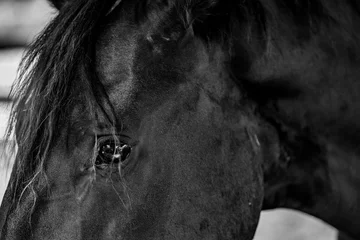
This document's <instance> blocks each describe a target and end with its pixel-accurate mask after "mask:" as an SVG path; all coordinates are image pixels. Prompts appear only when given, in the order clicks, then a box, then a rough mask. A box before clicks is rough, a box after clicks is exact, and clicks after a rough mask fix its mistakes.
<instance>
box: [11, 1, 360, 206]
mask: <svg viewBox="0 0 360 240" xmlns="http://www.w3.org/2000/svg"><path fill="white" fill-rule="evenodd" d="M169 1H170V2H177V3H178V4H177V5H176V6H177V9H178V12H179V14H181V15H182V16H181V17H183V18H184V19H185V21H186V23H187V24H188V25H193V27H194V33H195V35H198V36H200V37H202V38H203V39H204V40H207V41H209V40H211V39H213V38H215V37H217V36H224V35H225V36H231V34H232V33H231V32H230V31H231V28H230V27H229V26H230V24H231V21H232V20H234V16H236V19H237V21H238V22H239V24H240V25H241V26H244V27H247V28H250V27H251V26H255V27H256V29H258V31H259V33H260V36H261V38H262V39H264V41H266V39H268V37H269V35H271V34H272V32H273V31H275V30H276V29H280V28H281V27H282V26H286V27H287V28H294V29H295V30H296V31H298V33H299V36H300V35H303V36H308V37H310V36H311V35H312V34H315V33H316V31H317V30H318V29H319V28H320V27H321V26H322V25H323V24H325V25H329V26H331V25H338V26H339V27H343V29H344V30H343V31H344V33H347V35H348V36H350V38H351V39H354V40H358V35H359V33H358V31H355V29H356V24H357V23H356V21H354V16H356V17H357V20H358V17H359V15H360V3H359V1H357V0H306V1H305V0H304V1H299V0H272V1H268V0H229V1H220V0H206V1H204V0H182V1H175V0H173V1H171V0H169ZM114 2H115V0H112V1H105V0H76V1H72V3H71V4H65V6H64V9H62V10H61V11H60V12H59V14H58V16H57V17H56V18H55V19H54V20H53V21H52V22H51V23H50V24H49V25H48V26H47V28H46V29H45V30H44V31H43V33H42V34H41V35H40V36H39V37H38V38H37V40H36V41H35V42H34V43H33V44H32V45H31V46H30V49H29V50H28V52H27V53H26V55H25V57H24V59H23V61H22V63H21V66H20V75H19V80H18V82H17V83H16V84H15V85H14V87H13V90H12V93H13V94H14V96H15V98H14V99H15V103H14V105H13V109H12V113H11V120H10V123H9V126H8V137H9V136H10V135H11V134H12V133H13V132H15V137H16V140H17V144H18V151H17V155H16V159H15V165H14V168H13V171H14V173H13V176H14V177H13V178H12V180H11V182H10V185H9V186H10V190H11V191H10V192H11V193H12V195H13V196H12V197H13V199H17V198H18V197H19V196H20V195H21V193H22V192H23V191H24V190H25V189H27V188H28V187H30V188H32V187H33V186H34V183H35V182H36V181H37V180H38V179H39V177H40V176H45V175H44V171H43V170H44V163H45V159H46V158H47V156H48V155H49V152H50V150H51V148H52V146H53V144H54V143H55V141H56V139H57V138H58V137H59V135H58V134H59V132H60V131H59V130H60V129H61V128H62V127H64V126H65V125H66V124H68V122H69V117H68V116H69V113H70V111H71V108H72V107H73V104H74V103H73V102H72V100H73V99H74V98H75V96H76V95H77V94H79V88H78V87H76V86H79V85H81V87H82V89H81V91H85V92H86V94H82V97H83V99H82V100H83V101H84V103H85V105H86V106H87V108H88V109H94V108H98V107H100V108H101V109H105V108H106V107H105V106H104V104H105V103H103V102H102V99H103V98H104V96H105V95H106V94H105V93H104V91H102V90H101V87H100V88H99V86H102V85H101V83H100V81H99V80H98V79H97V77H96V74H95V73H94V71H93V70H92V69H93V65H94V62H92V61H93V60H94V56H93V55H92V54H93V49H94V43H95V42H96V33H97V32H98V27H99V25H100V23H101V22H102V21H103V20H104V18H105V17H106V16H107V15H108V13H109V10H112V6H113V4H114ZM143 2H148V1H145V0H144V1H143ZM157 2H160V3H159V4H165V3H166V4H168V1H157ZM121 5H122V3H120V6H121ZM145 9H146V8H145ZM144 15H146V11H145V12H144ZM247 34H248V35H247V36H245V38H247V39H249V41H250V39H251V36H250V35H252V33H251V31H249V32H248V33H247ZM79 69H80V70H81V71H82V72H83V73H84V74H85V75H86V77H81V76H80V74H79ZM99 89H100V90H99ZM89 112H90V113H92V111H89ZM104 112H105V113H106V114H107V115H109V119H112V118H113V117H111V115H113V114H112V113H111V112H110V113H109V112H106V111H105V110H104Z"/></svg>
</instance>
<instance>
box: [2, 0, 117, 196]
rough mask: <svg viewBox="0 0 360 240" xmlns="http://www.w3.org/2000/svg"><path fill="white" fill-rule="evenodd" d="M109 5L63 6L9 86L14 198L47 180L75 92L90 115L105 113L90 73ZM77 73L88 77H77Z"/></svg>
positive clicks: (78, 3)
mask: <svg viewBox="0 0 360 240" xmlns="http://www.w3.org/2000/svg"><path fill="white" fill-rule="evenodd" d="M111 6H112V4H111V1H99V0H90V1H88V0H79V1H74V3H73V4H68V5H65V6H64V9H62V10H61V11H60V12H59V14H58V15H57V16H56V17H55V18H54V20H53V21H52V22H51V23H50V24H49V25H48V26H47V27H46V28H45V30H44V31H43V33H42V34H41V35H40V36H39V37H38V38H37V39H36V41H35V42H34V43H33V44H32V45H31V46H30V48H29V50H28V51H27V53H26V54H25V56H24V58H23V60H22V63H21V65H20V70H19V71H20V72H19V78H18V80H17V82H16V83H15V84H14V86H13V88H12V95H13V96H14V104H13V107H12V113H11V116H10V122H9V125H8V133H7V136H8V138H9V137H10V136H11V135H12V134H13V133H15V138H16V142H17V146H18V148H17V154H16V158H15V165H14V168H13V177H12V181H11V182H10V184H9V186H10V190H11V191H10V192H11V194H12V199H13V200H15V199H18V198H19V197H20V196H21V194H22V193H23V192H24V191H25V190H26V189H30V190H31V191H32V192H34V193H35V192H36V191H34V189H33V187H34V185H35V183H36V182H37V181H39V179H40V177H41V176H45V174H44V164H45V160H46V158H47V156H48V155H49V152H50V149H51V147H52V146H53V144H54V142H55V141H56V139H57V138H58V137H59V134H60V133H61V131H60V130H61V129H62V128H63V127H65V126H66V125H67V124H68V123H69V121H70V119H69V116H70V113H71V110H72V105H73V104H74V100H75V99H76V97H78V95H79V94H80V95H81V98H82V101H83V103H84V104H85V105H86V108H87V109H88V110H89V114H94V112H93V111H91V109H94V108H99V107H100V109H101V110H104V109H108V108H107V107H105V106H103V105H104V104H105V103H104V100H103V99H104V96H105V95H106V94H105V92H104V91H102V86H101V83H100V81H99V80H98V79H97V76H96V73H95V72H94V71H93V70H92V69H93V67H92V65H93V64H94V63H93V62H92V57H91V55H92V51H91V49H92V48H93V44H94V43H95V33H96V31H97V27H98V26H99V24H100V22H101V21H102V19H103V18H104V16H105V15H106V13H107V12H108V11H109V9H110V8H111ZM81 72H83V73H85V75H86V76H85V77H84V76H83V77H81ZM100 99H102V100H100ZM105 99H106V96H105ZM104 111H105V110H104ZM105 114H107V115H111V113H109V112H105ZM110 118H111V117H110ZM14 203H15V202H14Z"/></svg>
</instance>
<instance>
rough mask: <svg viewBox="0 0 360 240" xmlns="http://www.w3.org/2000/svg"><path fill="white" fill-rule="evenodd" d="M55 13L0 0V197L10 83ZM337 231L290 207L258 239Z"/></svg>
mask: <svg viewBox="0 0 360 240" xmlns="http://www.w3.org/2000/svg"><path fill="white" fill-rule="evenodd" d="M54 16H56V10H55V9H53V8H52V7H51V6H49V4H48V3H47V2H46V1H45V0H0V201H1V199H2V196H3V194H4V191H5V188H6V185H7V181H8V178H9V176H10V173H11V166H9V165H8V164H5V162H6V161H4V160H5V159H8V158H9V156H6V154H4V153H5V151H4V147H6V146H5V143H4V137H3V136H4V134H5V129H6V123H7V120H8V117H9V114H10V109H9V108H10V106H11V101H10V99H8V94H9V90H10V86H11V84H12V83H13V81H14V80H15V78H16V73H17V67H18V65H19V63H20V60H21V56H22V54H23V52H24V51H25V50H26V46H27V45H28V44H30V43H31V41H32V40H33V39H34V37H35V36H36V35H37V34H39V32H40V31H41V30H42V29H43V28H44V27H45V26H46V24H47V23H48V22H49V21H50V20H51V19H52V18H53V17H54ZM336 236H337V231H336V230H335V229H333V228H332V227H330V226H328V225H326V224H325V223H323V222H321V221H319V220H317V219H315V218H313V217H311V216H307V215H305V214H302V213H298V212H295V211H290V210H283V209H279V210H272V211H266V212H263V213H262V214H261V220H260V225H259V228H258V230H257V233H256V236H255V238H254V239H255V240H335V239H336Z"/></svg>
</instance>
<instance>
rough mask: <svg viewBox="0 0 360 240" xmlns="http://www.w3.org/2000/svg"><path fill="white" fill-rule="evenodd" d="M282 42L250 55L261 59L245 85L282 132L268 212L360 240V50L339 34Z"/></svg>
mask: <svg viewBox="0 0 360 240" xmlns="http://www.w3.org/2000/svg"><path fill="white" fill-rule="evenodd" d="M275 39H277V41H276V42H272V43H270V44H269V45H268V46H267V47H266V49H265V50H264V51H262V52H261V54H259V50H258V49H261V48H259V47H257V48H256V47H254V46H253V47H251V48H250V49H257V51H258V52H255V51H254V53H253V54H249V56H252V57H253V59H252V60H251V62H252V63H251V64H250V71H249V74H248V76H247V78H246V79H249V80H247V81H248V82H247V83H246V84H245V86H248V87H249V88H248V90H249V92H250V95H251V96H252V97H253V98H254V99H255V101H256V102H258V105H259V107H258V109H259V112H260V115H261V116H262V117H263V118H264V120H265V121H266V122H267V123H268V124H270V125H271V126H272V127H273V128H274V129H276V132H277V133H278V137H277V140H278V142H279V143H278V149H279V150H278V151H279V154H278V156H280V157H278V158H275V157H271V158H269V159H267V160H265V163H264V169H265V173H264V176H265V200H264V207H265V208H275V207H285V208H293V209H297V210H300V211H303V212H306V213H309V214H311V215H314V216H316V217H318V218H320V219H322V220H324V221H326V222H328V223H329V224H331V225H333V226H335V227H336V228H338V229H339V230H341V231H344V232H346V233H348V234H349V235H351V236H355V237H359V236H360V230H359V229H358V227H357V226H356V223H358V222H360V203H359V201H358V199H360V177H359V174H358V173H359V172H360V152H359V151H358V142H359V140H360V136H359V135H358V133H359V132H360V123H359V121H358V120H359V118H360V115H359V114H358V113H360V94H359V89H360V82H359V81H358V78H359V77H360V70H359V65H360V58H359V56H360V48H359V47H358V46H357V45H356V44H354V42H353V41H348V40H347V39H344V37H341V36H340V32H337V31H336V30H334V31H329V32H328V35H325V34H319V35H314V36H312V37H311V38H309V39H308V40H306V41H303V42H302V43H301V44H299V43H296V44H294V43H291V42H290V41H288V39H286V38H285V37H282V36H280V35H279V38H275ZM259 95H260V97H259ZM263 146H266V144H265V143H264V144H263ZM269 155H271V154H266V156H269ZM273 155H274V154H273Z"/></svg>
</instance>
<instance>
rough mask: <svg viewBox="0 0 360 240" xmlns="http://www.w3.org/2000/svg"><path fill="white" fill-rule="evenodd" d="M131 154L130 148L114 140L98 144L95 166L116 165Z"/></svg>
mask: <svg viewBox="0 0 360 240" xmlns="http://www.w3.org/2000/svg"><path fill="white" fill-rule="evenodd" d="M130 153H131V146H130V145H128V144H123V143H121V142H119V141H116V140H106V141H103V142H100V144H99V146H98V154H97V157H96V161H95V165H102V164H118V163H122V162H124V161H125V160H126V159H127V158H128V157H129V155H130Z"/></svg>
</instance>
